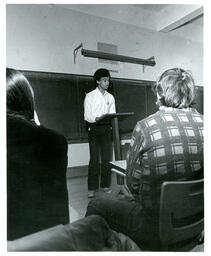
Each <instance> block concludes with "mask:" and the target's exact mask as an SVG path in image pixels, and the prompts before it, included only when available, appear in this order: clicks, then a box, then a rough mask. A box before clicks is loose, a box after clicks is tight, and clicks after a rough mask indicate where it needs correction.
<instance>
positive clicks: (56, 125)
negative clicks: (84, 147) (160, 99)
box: [22, 71, 203, 143]
mask: <svg viewBox="0 0 211 256" xmlns="http://www.w3.org/2000/svg"><path fill="white" fill-rule="evenodd" d="M22 72H23V73H24V75H25V76H26V77H27V78H28V79H29V81H30V83H31V85H32V87H33V90H34V95H35V105H36V111H37V114H38V117H39V120H40V122H41V124H42V125H44V126H46V127H48V128H51V129H53V130H56V131H58V132H60V133H62V134H63V135H64V136H65V137H66V138H67V140H68V142H69V143H79V142H86V141H87V130H86V122H85V121H84V107H83V103H84V98H85V95H86V93H88V92H90V91H92V90H93V89H95V84H94V82H93V78H92V76H85V75H77V74H62V73H47V72H36V71H22ZM154 84H155V82H154V81H143V80H131V79H121V78H112V79H111V86H110V88H109V91H110V93H112V94H113V95H114V98H115V101H116V109H117V112H120V113H121V112H134V113H135V114H134V115H133V116H130V117H127V118H125V119H122V120H120V121H119V129H120V136H121V138H130V135H131V132H132V131H133V128H134V126H135V124H136V122H137V121H139V120H141V119H143V118H145V117H146V116H148V115H150V114H152V113H154V112H155V111H157V110H158V108H157V106H156V104H155V102H156V96H155V94H154V93H153V90H152V86H153V85H154ZM195 106H196V108H197V110H198V111H199V112H200V113H202V114H203V87H197V96H196V105H195Z"/></svg>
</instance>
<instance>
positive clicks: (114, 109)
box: [108, 96, 116, 114]
mask: <svg viewBox="0 0 211 256" xmlns="http://www.w3.org/2000/svg"><path fill="white" fill-rule="evenodd" d="M108 113H109V114H111V113H116V105H115V99H114V97H113V96H112V100H111V105H110V107H109V111H108Z"/></svg>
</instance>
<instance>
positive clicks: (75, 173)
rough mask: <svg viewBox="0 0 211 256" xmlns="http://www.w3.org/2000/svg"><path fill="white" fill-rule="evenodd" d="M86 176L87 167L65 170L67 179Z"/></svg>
mask: <svg viewBox="0 0 211 256" xmlns="http://www.w3.org/2000/svg"><path fill="white" fill-rule="evenodd" d="M87 174H88V165H82V166H74V167H68V168H67V179H69V178H75V177H81V176H87Z"/></svg>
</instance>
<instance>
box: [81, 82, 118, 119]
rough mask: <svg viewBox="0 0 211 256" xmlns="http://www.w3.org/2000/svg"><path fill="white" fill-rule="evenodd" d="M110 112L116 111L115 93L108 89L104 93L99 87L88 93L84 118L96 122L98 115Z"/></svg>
mask: <svg viewBox="0 0 211 256" xmlns="http://www.w3.org/2000/svg"><path fill="white" fill-rule="evenodd" d="M110 113H116V107H115V100H114V97H113V95H111V94H110V93H109V92H107V91H105V93H104V94H102V93H101V92H100V90H99V89H98V87H97V88H96V89H95V90H93V91H91V92H89V93H87V95H86V97H85V100H84V119H85V120H86V121H87V122H89V123H95V119H96V117H100V116H102V115H105V114H110Z"/></svg>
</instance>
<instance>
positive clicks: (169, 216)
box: [159, 179, 204, 247]
mask: <svg viewBox="0 0 211 256" xmlns="http://www.w3.org/2000/svg"><path fill="white" fill-rule="evenodd" d="M159 218H160V219H159V232H160V241H161V243H162V245H163V246H164V247H166V246H168V245H170V244H175V243H178V242H181V241H185V240H186V241H187V240H188V239H191V238H194V237H197V236H198V235H199V234H200V233H201V232H202V231H203V229H204V180H203V179H200V180H192V181H167V182H164V183H163V184H162V186H161V197H160V217H159Z"/></svg>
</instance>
